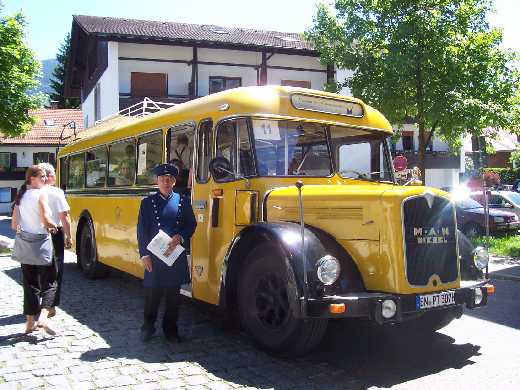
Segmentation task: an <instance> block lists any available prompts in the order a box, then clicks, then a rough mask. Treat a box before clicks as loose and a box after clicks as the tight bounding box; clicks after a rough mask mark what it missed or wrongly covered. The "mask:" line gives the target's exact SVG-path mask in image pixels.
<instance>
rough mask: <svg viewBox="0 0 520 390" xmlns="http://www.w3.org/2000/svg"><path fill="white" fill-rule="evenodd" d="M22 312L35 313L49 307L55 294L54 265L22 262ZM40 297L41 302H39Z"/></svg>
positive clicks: (26, 313)
mask: <svg viewBox="0 0 520 390" xmlns="http://www.w3.org/2000/svg"><path fill="white" fill-rule="evenodd" d="M21 268H22V277H23V314H25V315H37V314H38V313H40V311H41V309H50V308H51V307H52V306H53V304H54V295H55V294H56V284H57V283H56V267H55V265H54V263H52V264H50V265H31V264H22V267H21ZM40 298H41V304H40Z"/></svg>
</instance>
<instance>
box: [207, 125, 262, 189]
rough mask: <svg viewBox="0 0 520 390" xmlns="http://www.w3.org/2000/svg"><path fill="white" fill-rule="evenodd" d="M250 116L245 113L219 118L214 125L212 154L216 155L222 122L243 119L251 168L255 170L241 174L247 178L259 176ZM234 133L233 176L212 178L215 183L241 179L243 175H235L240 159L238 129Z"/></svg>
mask: <svg viewBox="0 0 520 390" xmlns="http://www.w3.org/2000/svg"><path fill="white" fill-rule="evenodd" d="M251 118H252V117H251V116H247V115H238V116H228V117H225V118H222V119H220V120H219V121H218V122H217V123H216V125H215V127H214V129H215V136H214V141H213V143H214V151H213V156H216V155H217V140H218V135H219V132H220V129H221V126H222V125H223V124H225V123H226V122H229V121H239V120H240V119H243V120H245V122H246V126H247V136H248V138H249V146H250V148H251V153H252V157H253V168H254V172H255V174H254V175H248V176H243V177H247V178H252V177H258V176H259V175H258V170H257V166H258V163H257V159H256V148H255V144H254V142H253V137H252V132H253V127H252V123H251V120H250V119H251ZM234 135H235V137H234V144H233V145H234V146H235V147H236V148H235V150H234V151H233V152H234V153H236V155H235V164H234V166H233V167H232V168H233V176H232V177H230V178H229V179H221V180H217V179H214V180H215V182H216V183H231V182H234V181H238V180H243V177H241V176H238V177H237V175H239V173H238V165H237V164H239V159H240V156H239V155H238V153H239V149H240V146H239V142H240V131H236V130H235V134H234ZM230 162H231V161H230Z"/></svg>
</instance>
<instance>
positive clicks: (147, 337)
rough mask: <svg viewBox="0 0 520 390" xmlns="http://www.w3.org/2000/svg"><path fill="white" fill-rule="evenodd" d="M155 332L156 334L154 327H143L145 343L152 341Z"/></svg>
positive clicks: (142, 338)
mask: <svg viewBox="0 0 520 390" xmlns="http://www.w3.org/2000/svg"><path fill="white" fill-rule="evenodd" d="M154 334H155V329H154V328H142V329H141V341H142V342H143V343H147V342H148V341H150V340H151V339H152V337H153V335H154Z"/></svg>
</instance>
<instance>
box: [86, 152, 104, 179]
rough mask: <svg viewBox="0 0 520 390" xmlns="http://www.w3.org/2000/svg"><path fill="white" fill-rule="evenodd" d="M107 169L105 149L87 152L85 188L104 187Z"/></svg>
mask: <svg viewBox="0 0 520 390" xmlns="http://www.w3.org/2000/svg"><path fill="white" fill-rule="evenodd" d="M106 169H107V149H106V148H105V147H104V146H102V147H100V148H96V149H92V150H89V151H88V152H87V187H104V186H105V179H106Z"/></svg>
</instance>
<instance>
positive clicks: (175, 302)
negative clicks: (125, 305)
mask: <svg viewBox="0 0 520 390" xmlns="http://www.w3.org/2000/svg"><path fill="white" fill-rule="evenodd" d="M153 173H154V175H156V176H157V184H158V187H159V191H158V192H157V193H155V194H153V195H150V196H148V197H146V198H144V199H143V200H142V202H141V207H140V209H139V218H138V221H137V241H138V244H139V255H140V256H141V261H142V263H143V266H144V268H145V271H144V282H143V286H144V287H145V303H144V323H143V326H142V327H141V339H142V340H143V341H145V342H146V341H149V340H150V339H151V338H152V337H153V335H154V333H155V321H156V319H157V313H158V309H159V305H160V303H161V300H162V298H163V296H165V300H166V310H165V312H164V317H163V322H162V327H163V332H164V335H165V337H166V338H167V339H168V341H170V342H176V341H177V342H178V341H179V335H178V331H177V317H178V310H179V301H180V295H179V290H180V286H181V285H182V284H184V283H188V282H189V281H190V274H189V270H188V261H187V257H186V251H184V252H183V253H182V254H181V255H180V256H179V257H178V258H177V260H175V262H174V263H173V265H172V266H168V265H167V264H166V263H165V262H163V261H162V260H160V259H159V258H158V257H156V256H154V255H153V254H152V253H151V252H150V251H148V250H147V249H146V247H147V246H148V244H149V243H150V241H151V240H152V239H153V238H154V237H155V235H156V234H157V233H158V232H159V230H162V231H164V232H165V233H166V234H167V235H168V236H170V237H171V240H170V242H169V244H168V248H169V249H168V251H173V250H174V249H175V247H176V246H177V245H182V244H185V245H187V244H188V240H189V239H190V237H191V236H192V235H193V233H194V232H195V228H196V226H197V223H196V221H195V216H194V214H193V209H192V208H191V204H190V199H189V198H188V197H186V196H183V195H179V194H177V193H175V192H173V187H174V186H175V181H176V177H177V175H178V174H179V172H178V170H177V168H176V167H175V166H173V165H171V164H161V165H158V166H156V167H155V168H154V169H153Z"/></svg>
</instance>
